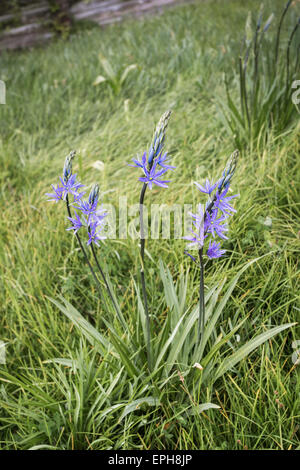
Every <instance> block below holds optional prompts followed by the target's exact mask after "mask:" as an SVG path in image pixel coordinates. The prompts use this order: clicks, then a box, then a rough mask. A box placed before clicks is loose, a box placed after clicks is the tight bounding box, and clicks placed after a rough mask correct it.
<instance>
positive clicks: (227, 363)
mask: <svg viewBox="0 0 300 470" xmlns="http://www.w3.org/2000/svg"><path fill="white" fill-rule="evenodd" d="M294 325H296V323H286V324H284V325H280V326H275V327H274V328H272V329H271V330H268V331H264V332H263V333H261V334H260V335H258V336H256V337H255V338H253V339H251V340H250V341H249V342H248V343H246V344H245V345H244V346H242V347H241V348H239V349H238V350H237V351H236V352H235V353H233V354H232V355H231V356H229V357H227V358H226V359H225V360H224V361H223V362H222V364H220V366H219V368H218V370H217V371H216V375H215V376H214V377H213V381H216V380H217V379H218V378H219V377H221V376H222V375H223V374H225V373H226V372H227V371H228V370H230V369H231V368H232V367H234V366H235V365H236V364H237V363H238V362H240V361H241V360H242V359H244V358H245V357H246V356H248V355H249V354H250V353H251V352H252V351H254V349H256V348H258V346H260V345H261V344H263V343H264V342H265V341H267V340H268V339H270V338H272V337H273V336H275V335H277V334H278V333H280V332H281V331H283V330H286V329H287V328H290V327H291V326H294Z"/></svg>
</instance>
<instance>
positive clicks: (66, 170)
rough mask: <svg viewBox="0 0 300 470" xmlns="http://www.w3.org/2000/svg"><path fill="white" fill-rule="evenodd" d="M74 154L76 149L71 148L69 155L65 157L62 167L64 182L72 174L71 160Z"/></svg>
mask: <svg viewBox="0 0 300 470" xmlns="http://www.w3.org/2000/svg"><path fill="white" fill-rule="evenodd" d="M75 155H76V151H75V150H72V151H71V152H70V153H69V155H68V156H67V157H66V160H65V164H64V169H63V178H64V182H65V183H67V182H68V180H69V179H70V177H71V176H72V160H73V158H74V157H75Z"/></svg>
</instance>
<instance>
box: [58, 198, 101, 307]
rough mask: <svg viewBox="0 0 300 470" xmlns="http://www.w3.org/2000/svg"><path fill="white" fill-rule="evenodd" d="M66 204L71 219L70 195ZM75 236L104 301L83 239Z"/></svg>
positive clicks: (76, 234)
mask: <svg viewBox="0 0 300 470" xmlns="http://www.w3.org/2000/svg"><path fill="white" fill-rule="evenodd" d="M66 204H67V211H68V214H69V217H72V214H71V209H70V204H69V197H68V194H67V197H66ZM75 236H76V238H77V241H78V243H79V246H80V248H81V251H82V253H83V255H84V258H85V260H86V262H87V265H88V267H89V268H90V271H91V273H92V276H93V278H94V280H95V283H96V285H97V289H98V291H99V295H100V299H101V300H102V298H103V294H102V289H101V285H100V282H99V280H98V278H97V276H96V274H95V271H94V269H93V267H92V265H91V263H90V261H89V258H88V255H87V253H86V251H85V249H84V246H83V244H82V241H81V239H80V236H79V234H78V233H77V232H76V233H75Z"/></svg>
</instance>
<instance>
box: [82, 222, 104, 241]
mask: <svg viewBox="0 0 300 470" xmlns="http://www.w3.org/2000/svg"><path fill="white" fill-rule="evenodd" d="M102 229H103V224H102V223H100V224H99V223H97V222H95V223H93V224H92V225H90V226H89V229H88V237H89V239H88V241H87V243H86V244H87V245H91V244H92V243H94V244H95V245H97V246H99V243H98V241H100V240H105V238H106V237H105V236H101V235H100V232H101V230H102Z"/></svg>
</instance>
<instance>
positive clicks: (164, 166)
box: [129, 111, 175, 189]
mask: <svg viewBox="0 0 300 470" xmlns="http://www.w3.org/2000/svg"><path fill="white" fill-rule="evenodd" d="M170 115H171V111H167V112H166V113H164V114H163V115H162V117H161V118H160V121H159V123H158V125H157V127H156V129H155V132H154V135H153V138H152V142H151V145H150V148H149V151H148V153H147V152H144V153H143V155H142V158H141V161H139V160H137V159H136V158H133V159H132V161H133V164H129V166H132V167H135V168H141V169H142V170H143V172H144V176H142V177H140V178H139V181H141V182H142V183H144V184H147V185H148V187H149V189H152V187H153V185H154V184H155V185H156V186H160V187H161V188H168V185H167V183H170V181H169V180H168V181H167V180H162V179H161V176H162V175H163V174H164V173H166V171H168V170H174V169H175V166H171V165H169V164H168V163H169V162H168V160H169V156H168V153H167V152H164V153H163V148H164V143H165V135H166V129H167V126H168V122H169V119H170ZM158 167H161V168H160V169H159V168H158Z"/></svg>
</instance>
